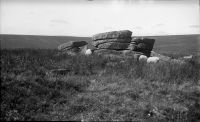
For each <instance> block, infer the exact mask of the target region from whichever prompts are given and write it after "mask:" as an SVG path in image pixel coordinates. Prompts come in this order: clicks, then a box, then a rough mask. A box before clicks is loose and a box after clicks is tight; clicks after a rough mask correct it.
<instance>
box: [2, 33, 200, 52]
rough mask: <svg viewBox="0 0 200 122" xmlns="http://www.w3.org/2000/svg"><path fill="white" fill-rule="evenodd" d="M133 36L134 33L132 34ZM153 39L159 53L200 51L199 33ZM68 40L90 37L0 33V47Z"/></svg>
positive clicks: (44, 46)
mask: <svg viewBox="0 0 200 122" xmlns="http://www.w3.org/2000/svg"><path fill="white" fill-rule="evenodd" d="M133 37H134V34H133ZM149 38H153V39H155V40H156V41H155V45H154V51H156V52H159V53H166V52H167V53H174V52H175V53H184V54H185V53H187V52H188V51H189V52H190V53H191V52H194V53H196V51H200V35H199V34H194V35H167V36H149ZM68 41H87V42H89V43H90V42H91V37H73V36H37V35H35V36H33V35H6V34H0V42H1V49H16V48H33V49H38V48H40V49H56V48H57V47H58V45H60V44H62V43H65V42H68Z"/></svg>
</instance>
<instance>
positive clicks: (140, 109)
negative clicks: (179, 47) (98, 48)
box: [1, 49, 200, 122]
mask: <svg viewBox="0 0 200 122" xmlns="http://www.w3.org/2000/svg"><path fill="white" fill-rule="evenodd" d="M168 55H172V56H173V57H174V58H178V57H180V55H179V54H176V55H174V54H168ZM198 59H199V57H198V55H197V56H195V57H194V58H193V59H191V60H190V61H188V62H187V63H186V64H174V63H158V64H152V65H148V64H146V63H144V62H137V61H135V60H134V59H131V58H130V59H124V62H122V61H121V60H119V59H115V60H114V59H112V58H105V57H102V56H97V55H91V56H83V55H78V56H69V55H57V50H53V49H51V50H50V49H49V50H47V49H40V50H33V49H15V50H5V49H4V50H1V120H7V121H8V120H62V121H64V120H80V121H92V120H93V121H94V120H96V121H97V120H98V121H102V120H111V121H114V120H118V121H122V120H123V121H153V122H154V121H176V122H177V121H180V122H182V121H199V120H200V100H199V98H200V80H199V79H200V76H199V73H200V72H199V69H200V64H199V63H198V61H197V60H198ZM59 68H64V69H67V70H66V71H65V72H62V73H61V72H57V73H55V72H52V70H53V69H59Z"/></svg>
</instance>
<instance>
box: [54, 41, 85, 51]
mask: <svg viewBox="0 0 200 122" xmlns="http://www.w3.org/2000/svg"><path fill="white" fill-rule="evenodd" d="M84 45H87V42H85V41H70V42H67V43H63V44H61V45H59V46H58V50H63V49H71V48H74V47H82V46H84Z"/></svg>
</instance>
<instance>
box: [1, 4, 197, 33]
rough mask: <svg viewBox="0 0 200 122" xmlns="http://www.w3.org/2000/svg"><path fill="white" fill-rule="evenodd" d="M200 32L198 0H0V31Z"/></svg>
mask: <svg viewBox="0 0 200 122" xmlns="http://www.w3.org/2000/svg"><path fill="white" fill-rule="evenodd" d="M116 30H131V31H132V32H133V34H132V35H133V36H134V35H135V36H151V35H182V34H200V4H199V0H0V34H25V35H58V36H83V37H88V36H92V35H93V34H96V33H101V32H108V31H116Z"/></svg>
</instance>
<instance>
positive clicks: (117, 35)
mask: <svg viewBox="0 0 200 122" xmlns="http://www.w3.org/2000/svg"><path fill="white" fill-rule="evenodd" d="M131 35H132V32H131V31H129V30H120V31H110V32H105V33H98V34H95V35H93V36H92V40H93V41H96V40H104V39H126V38H131Z"/></svg>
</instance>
